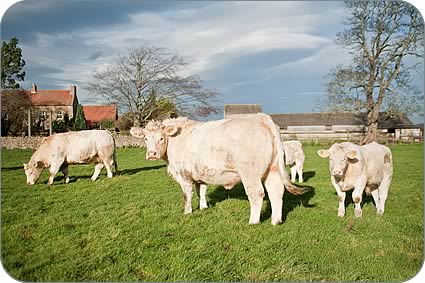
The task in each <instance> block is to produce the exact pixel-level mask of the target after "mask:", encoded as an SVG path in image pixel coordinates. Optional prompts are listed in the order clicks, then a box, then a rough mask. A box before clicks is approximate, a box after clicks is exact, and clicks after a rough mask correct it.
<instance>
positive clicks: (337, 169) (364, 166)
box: [318, 142, 393, 217]
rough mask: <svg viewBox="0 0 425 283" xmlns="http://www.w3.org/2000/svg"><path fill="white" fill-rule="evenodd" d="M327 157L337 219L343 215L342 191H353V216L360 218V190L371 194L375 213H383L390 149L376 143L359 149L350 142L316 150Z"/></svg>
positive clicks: (386, 191) (391, 169)
mask: <svg viewBox="0 0 425 283" xmlns="http://www.w3.org/2000/svg"><path fill="white" fill-rule="evenodd" d="M318 154H319V156H320V157H322V158H327V157H329V171H330V173H331V182H332V184H333V186H334V187H335V190H336V192H337V194H338V199H339V207H338V216H340V217H343V216H344V215H345V205H344V201H345V192H346V191H348V190H351V189H353V188H354V191H353V201H354V204H355V208H354V215H355V216H356V217H361V216H362V209H361V206H360V204H361V201H362V195H363V191H365V192H366V193H368V194H370V193H371V194H372V197H373V200H374V201H375V205H376V209H377V214H379V215H382V214H384V207H385V201H386V199H387V196H388V189H389V186H390V183H391V178H392V174H393V164H392V155H391V150H390V149H389V148H388V147H386V146H384V145H381V144H378V143H375V142H373V143H370V144H367V145H363V146H358V145H355V144H353V143H350V142H343V143H335V144H334V145H332V146H331V147H330V148H329V149H328V150H323V149H322V150H319V151H318Z"/></svg>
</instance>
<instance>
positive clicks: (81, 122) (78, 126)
mask: <svg viewBox="0 0 425 283" xmlns="http://www.w3.org/2000/svg"><path fill="white" fill-rule="evenodd" d="M86 129H87V124H86V117H85V116H84V110H83V107H82V106H81V105H79V104H78V106H77V113H76V114H75V120H74V130H75V131H80V130H86Z"/></svg>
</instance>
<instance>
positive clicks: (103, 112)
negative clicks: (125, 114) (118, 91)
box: [83, 104, 118, 123]
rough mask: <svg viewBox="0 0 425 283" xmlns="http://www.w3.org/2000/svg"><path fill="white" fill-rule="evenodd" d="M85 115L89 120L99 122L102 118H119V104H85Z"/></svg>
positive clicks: (112, 119)
mask: <svg viewBox="0 0 425 283" xmlns="http://www.w3.org/2000/svg"><path fill="white" fill-rule="evenodd" d="M83 111H84V116H85V118H86V121H87V122H90V123H97V122H100V121H102V120H111V121H115V120H117V116H118V113H117V105H115V104H111V105H83Z"/></svg>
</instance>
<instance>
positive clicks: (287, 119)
mask: <svg viewBox="0 0 425 283" xmlns="http://www.w3.org/2000/svg"><path fill="white" fill-rule="evenodd" d="M258 112H261V105H259V104H227V105H225V106H224V117H225V118H229V117H235V116H238V115H247V114H254V113H258ZM270 116H271V117H272V119H273V121H274V122H275V123H276V124H277V125H278V126H279V128H280V133H281V136H282V138H283V139H284V140H303V141H320V140H331V141H337V140H339V141H343V140H347V141H353V142H359V141H361V140H362V139H363V138H364V137H365V136H366V133H367V126H366V125H367V114H366V113H351V112H346V113H332V112H328V113H290V114H270ZM422 136H423V126H422V125H413V124H412V122H411V121H410V120H409V118H408V117H407V116H406V115H400V116H392V115H389V114H387V113H385V112H382V113H380V115H379V121H378V139H379V140H420V139H422Z"/></svg>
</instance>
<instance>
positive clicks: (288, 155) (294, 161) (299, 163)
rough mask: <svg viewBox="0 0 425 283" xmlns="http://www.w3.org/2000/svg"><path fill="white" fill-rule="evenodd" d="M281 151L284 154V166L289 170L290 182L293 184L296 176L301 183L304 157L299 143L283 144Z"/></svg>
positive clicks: (289, 142) (287, 142)
mask: <svg viewBox="0 0 425 283" xmlns="http://www.w3.org/2000/svg"><path fill="white" fill-rule="evenodd" d="M283 151H284V152H285V165H288V166H289V168H291V181H292V182H295V177H296V175H297V174H298V181H299V182H300V183H302V182H303V168H304V160H305V155H304V151H303V145H302V143H301V142H300V141H285V142H283Z"/></svg>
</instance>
